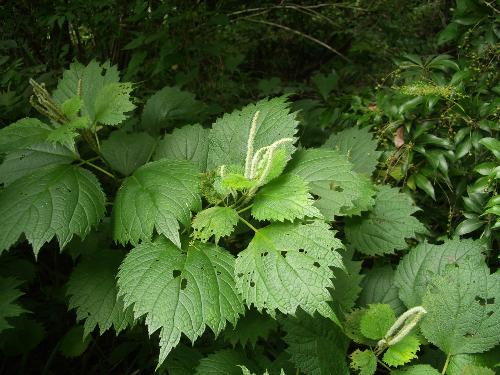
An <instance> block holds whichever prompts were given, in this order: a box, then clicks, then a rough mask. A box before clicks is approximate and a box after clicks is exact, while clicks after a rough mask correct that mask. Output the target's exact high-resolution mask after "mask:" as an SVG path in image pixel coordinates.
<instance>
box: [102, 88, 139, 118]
mask: <svg viewBox="0 0 500 375" xmlns="http://www.w3.org/2000/svg"><path fill="white" fill-rule="evenodd" d="M132 89H133V87H132V84H131V83H129V82H127V83H117V82H116V83H110V84H107V85H105V86H104V87H102V88H101V89H100V90H99V92H98V93H97V95H96V98H95V104H94V111H95V117H94V121H95V122H97V123H99V124H104V125H114V126H116V125H119V124H120V123H121V122H123V121H124V120H126V119H127V116H126V115H125V113H127V112H130V111H132V110H133V109H134V108H135V105H134V104H133V103H132V101H131V97H130V93H131V92H132Z"/></svg>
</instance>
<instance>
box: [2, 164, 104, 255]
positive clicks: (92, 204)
mask: <svg viewBox="0 0 500 375" xmlns="http://www.w3.org/2000/svg"><path fill="white" fill-rule="evenodd" d="M104 203H105V196H104V193H103V192H102V190H101V186H100V185H99V182H98V181H97V178H96V177H95V176H94V175H93V174H92V173H91V172H89V171H87V170H85V169H82V168H79V167H76V166H73V165H54V166H47V167H44V168H42V169H39V170H38V171H36V172H34V173H32V174H30V175H27V176H24V177H22V178H19V179H17V180H16V181H14V182H13V183H12V184H10V185H9V186H7V188H5V189H4V190H3V191H1V192H0V211H1V212H2V215H0V227H1V228H2V231H3V235H2V236H1V237H0V252H1V251H2V250H5V249H8V248H9V247H10V246H12V245H13V244H14V243H15V242H16V241H17V240H18V238H19V236H21V234H22V233H24V235H25V236H26V239H27V240H28V241H29V242H30V243H31V245H32V246H33V251H34V253H35V255H37V254H38V251H39V250H40V248H41V247H42V245H43V244H45V243H46V242H49V241H50V240H51V239H52V238H53V237H54V236H56V237H57V240H58V241H59V247H60V248H61V249H62V248H63V247H64V246H66V244H67V243H68V242H69V241H70V240H71V239H72V238H73V235H74V234H76V235H78V236H80V237H82V238H83V237H85V236H86V235H87V233H88V232H89V231H90V229H91V228H92V226H94V225H96V224H97V223H99V221H100V220H101V219H102V217H103V216H104V211H105V209H104Z"/></svg>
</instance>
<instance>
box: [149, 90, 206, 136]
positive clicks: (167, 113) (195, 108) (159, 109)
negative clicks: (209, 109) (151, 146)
mask: <svg viewBox="0 0 500 375" xmlns="http://www.w3.org/2000/svg"><path fill="white" fill-rule="evenodd" d="M202 111H203V104H202V103H201V102H199V101H197V100H196V98H195V96H194V95H193V94H191V93H190V92H187V91H182V90H180V89H179V88H177V87H168V86H167V87H164V88H163V89H161V90H159V91H157V92H155V93H154V94H153V95H152V96H151V97H150V98H149V99H148V100H147V102H146V104H145V105H144V110H143V112H142V117H141V126H142V128H143V129H145V130H148V131H150V132H152V133H157V132H158V131H159V130H160V129H161V128H164V127H166V126H168V125H169V124H170V123H172V122H174V121H183V123H184V124H186V123H190V122H193V121H195V122H196V121H198V120H199V117H200V114H201V112H202Z"/></svg>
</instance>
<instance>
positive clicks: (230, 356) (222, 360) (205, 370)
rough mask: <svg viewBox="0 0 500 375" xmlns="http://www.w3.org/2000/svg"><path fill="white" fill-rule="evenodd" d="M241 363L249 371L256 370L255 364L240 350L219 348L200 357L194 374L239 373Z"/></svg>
mask: <svg viewBox="0 0 500 375" xmlns="http://www.w3.org/2000/svg"><path fill="white" fill-rule="evenodd" d="M241 365H243V366H244V367H245V368H246V369H247V370H248V369H250V370H248V371H251V373H256V372H257V366H256V364H255V363H253V361H251V360H250V359H248V357H247V356H246V355H245V353H244V352H242V351H237V350H219V351H217V352H215V353H211V354H209V355H208V356H206V357H205V358H202V359H201V361H200V364H199V365H198V367H197V368H196V372H195V373H194V374H195V375H222V374H224V375H241V374H242V369H241V367H240V366H241Z"/></svg>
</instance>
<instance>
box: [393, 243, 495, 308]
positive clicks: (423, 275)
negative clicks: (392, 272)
mask: <svg viewBox="0 0 500 375" xmlns="http://www.w3.org/2000/svg"><path fill="white" fill-rule="evenodd" d="M485 250H486V248H485V244H484V243H483V242H481V241H474V240H465V239H464V240H459V239H454V240H447V241H446V242H445V243H443V244H442V245H432V244H429V243H427V242H424V243H421V244H419V245H418V246H416V247H415V248H414V249H412V250H411V251H410V252H409V253H408V254H406V255H405V256H404V257H403V259H402V260H401V261H400V262H399V266H398V269H397V272H396V276H395V278H394V284H395V286H397V287H398V288H399V298H401V300H402V301H403V302H404V303H405V305H406V307H408V308H410V307H413V306H417V305H420V304H421V302H422V297H423V295H424V294H425V291H426V290H427V286H428V284H429V282H430V281H431V280H432V278H433V277H435V276H436V275H438V274H441V273H442V272H443V271H444V270H445V268H446V266H447V265H448V264H454V263H461V262H462V261H463V260H464V259H465V258H466V257H469V256H471V257H474V258H476V259H482V258H483V255H482V254H481V252H483V251H485Z"/></svg>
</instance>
